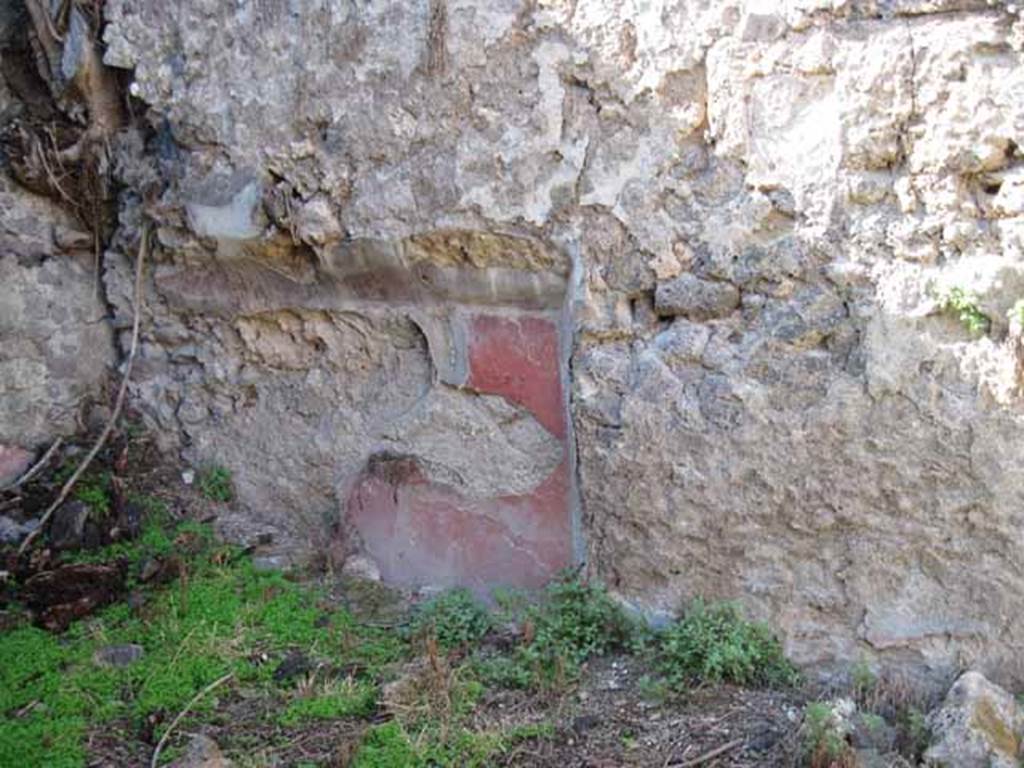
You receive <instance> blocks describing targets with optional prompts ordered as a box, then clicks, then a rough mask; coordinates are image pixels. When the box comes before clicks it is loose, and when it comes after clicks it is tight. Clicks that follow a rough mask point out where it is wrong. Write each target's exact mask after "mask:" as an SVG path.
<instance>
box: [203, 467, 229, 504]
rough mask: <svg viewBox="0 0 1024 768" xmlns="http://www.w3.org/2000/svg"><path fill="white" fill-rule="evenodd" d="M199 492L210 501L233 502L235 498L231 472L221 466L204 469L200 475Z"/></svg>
mask: <svg viewBox="0 0 1024 768" xmlns="http://www.w3.org/2000/svg"><path fill="white" fill-rule="evenodd" d="M199 492H200V493H201V494H203V496H204V497H205V498H207V499H209V500H210V501H221V502H228V501H231V499H233V498H234V496H235V491H234V488H233V486H232V484H231V471H230V470H228V469H227V468H226V467H222V466H219V465H214V466H211V467H206V468H204V469H203V470H202V471H201V472H200V473H199Z"/></svg>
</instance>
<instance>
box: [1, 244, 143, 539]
mask: <svg viewBox="0 0 1024 768" xmlns="http://www.w3.org/2000/svg"><path fill="white" fill-rule="evenodd" d="M148 246H149V227H145V228H143V230H142V237H141V239H140V240H139V253H138V255H137V256H136V258H135V318H134V320H133V321H132V341H131V345H130V347H129V349H128V360H127V361H126V362H125V366H124V377H123V378H122V379H121V387H120V389H118V391H117V399H116V400H115V401H114V412H113V413H112V414H110V420H109V421H108V422H107V425H106V426H105V427H104V428H103V432H101V433H100V436H99V439H98V440H97V441H96V443H95V445H93V447H92V450H90V451H89V453H87V454H86V456H85V458H84V459H83V460H82V463H81V464H79V465H78V469H76V470H75V472H74V474H72V475H71V477H69V478H68V480H67V482H66V483H64V486H63V487H62V488H61V489H60V493H59V494H57V498H56V499H55V500H54V501H53V503H52V504H51V505H50V506H49V507H47V509H46V512H45V513H43V516H42V517H41V518H40V520H39V525H38V526H37V527H36V528H35V529H34V530H32V531H31V532H30V533H29V534H28V536H26V537H25V540H24V541H22V542H21V546H20V547H18V554H19V555H21V554H23V553H24V552H25V550H26V549H28V545H29V544H31V543H32V540H33V539H34V538H35V537H36V535H38V533H39V531H41V530H43V528H44V527H45V526H46V523H47V522H48V521H49V519H50V518H51V517H52V516H53V513H54V512H55V511H56V510H57V508H58V507H59V506H60V505H61V504H63V503H64V500H65V499H67V497H68V494H69V493H71V489H72V488H74V487H75V483H76V482H78V478H80V477H81V476H82V473H84V472H85V470H86V469H88V467H89V464H91V463H92V460H93V459H95V458H96V454H98V453H99V452H100V449H101V448H103V445H104V443H106V442H107V438H109V437H110V433H111V432H113V431H114V426H115V425H116V424H117V420H118V418H119V417H120V415H121V408H122V407H123V406H124V398H125V395H126V394H127V392H128V380H129V379H130V378H131V375H132V363H134V362H135V353H136V351H137V350H138V346H139V325H140V324H141V322H142V272H143V266H144V264H145V261H146V251H147V248H148Z"/></svg>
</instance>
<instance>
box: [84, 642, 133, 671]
mask: <svg viewBox="0 0 1024 768" xmlns="http://www.w3.org/2000/svg"><path fill="white" fill-rule="evenodd" d="M145 653H146V649H145V648H143V647H142V646H141V645H136V644H134V643H127V644H125V645H105V646H103V647H102V648H98V649H96V652H95V653H94V654H93V661H95V663H96V664H99V665H101V666H108V667H127V666H130V665H131V664H134V663H135V662H136V661H138V660H139V659H141V658H142V657H143V656H144V655H145Z"/></svg>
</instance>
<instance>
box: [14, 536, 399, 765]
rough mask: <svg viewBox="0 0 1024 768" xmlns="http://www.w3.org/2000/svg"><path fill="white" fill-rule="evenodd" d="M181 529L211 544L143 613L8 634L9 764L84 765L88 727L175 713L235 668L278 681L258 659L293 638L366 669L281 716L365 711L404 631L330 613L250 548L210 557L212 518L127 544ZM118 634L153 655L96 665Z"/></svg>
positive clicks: (242, 678) (150, 543)
mask: <svg viewBox="0 0 1024 768" xmlns="http://www.w3.org/2000/svg"><path fill="white" fill-rule="evenodd" d="M182 536H186V537H192V538H193V539H198V540H199V545H200V546H201V547H207V548H205V549H201V550H200V552H201V556H196V557H194V558H193V560H192V562H191V563H190V565H189V571H188V572H187V577H186V578H184V579H183V580H181V582H180V583H178V582H176V583H175V584H173V585H171V586H169V587H167V588H164V589H162V590H160V591H154V592H151V593H150V594H149V599H148V600H147V602H146V604H145V605H144V606H143V607H142V609H141V612H140V613H138V614H136V613H133V611H132V610H131V609H129V608H128V606H127V605H125V604H118V605H115V606H112V607H110V608H108V609H106V610H104V611H102V612H100V613H99V614H97V615H96V616H94V617H92V618H91V619H90V620H89V621H88V622H82V623H78V624H75V625H73V626H72V628H71V629H70V630H69V631H68V632H67V633H66V634H65V635H64V636H62V637H57V636H54V635H51V634H49V633H47V632H44V631H42V630H39V629H35V628H33V627H21V628H18V629H15V630H13V631H9V632H6V633H3V634H0V658H2V659H4V663H3V665H2V667H0V712H2V713H4V715H5V718H4V720H3V721H0V765H47V766H58V767H62V766H80V765H83V764H84V749H83V738H84V736H85V732H86V728H87V725H92V726H95V725H101V724H102V723H104V722H109V721H110V720H112V719H115V718H129V719H130V720H132V721H133V722H136V723H140V722H142V721H143V720H144V719H145V718H146V717H147V716H148V715H150V714H155V713H162V714H163V715H164V716H165V722H166V721H168V720H169V718H170V717H173V716H174V714H175V713H177V712H178V711H180V710H181V709H182V708H183V707H184V706H185V704H186V703H187V702H188V701H189V700H190V699H191V698H192V697H193V696H194V695H195V694H196V693H197V692H198V691H200V690H202V689H203V688H204V687H205V686H207V685H209V684H210V683H211V682H213V681H214V680H216V679H217V678H219V677H221V676H222V675H225V674H227V673H229V672H231V673H233V674H234V676H235V679H236V680H237V681H239V682H241V683H244V684H255V685H262V686H266V687H267V688H268V689H269V688H272V686H273V683H272V682H271V675H272V671H273V665H272V664H263V665H260V664H257V663H254V661H253V659H257V658H260V657H261V655H263V654H266V655H268V656H270V657H271V658H273V657H275V655H282V654H283V652H284V651H285V650H286V649H289V648H293V647H296V646H298V647H301V648H302V649H303V652H305V653H307V654H309V655H311V656H315V655H317V654H322V655H324V656H325V657H329V658H331V659H333V660H334V661H335V662H345V663H356V664H358V666H359V669H360V670H361V671H360V679H359V680H358V681H356V687H355V689H354V692H352V691H347V690H346V689H344V688H339V689H338V690H337V691H334V692H331V693H329V694H328V695H325V696H321V697H319V698H312V699H308V700H293V701H292V702H290V703H289V704H288V706H287V707H286V709H285V710H284V713H283V714H282V716H281V717H282V721H283V722H286V723H289V724H291V723H296V722H299V721H301V720H302V719H304V718H318V717H332V716H340V715H344V714H365V713H366V712H367V711H368V710H369V708H371V707H372V699H371V697H372V696H373V695H374V694H373V690H374V688H373V684H374V681H375V676H376V675H377V674H379V672H380V669H381V667H382V665H384V664H387V663H389V662H391V661H394V660H395V659H397V658H400V657H401V655H402V654H404V653H405V645H404V643H402V641H401V640H400V639H399V638H396V637H394V635H393V633H386V632H383V631H381V630H376V629H372V628H364V627H360V626H359V625H358V624H357V623H356V622H355V620H354V619H353V618H352V617H351V616H350V615H349V614H348V613H346V612H345V611H343V610H334V611H332V612H331V613H329V614H327V615H325V614H324V613H323V612H322V611H321V610H319V609H318V608H317V599H316V598H317V595H316V592H315V590H312V589H310V588H307V587H303V586H300V585H297V584H295V583H293V582H290V581H288V580H287V579H285V578H284V577H283V576H282V575H281V574H278V573H265V572H258V571H256V570H254V569H253V568H252V565H251V563H250V562H249V561H248V560H247V559H245V558H237V559H234V560H233V561H231V564H230V565H215V564H213V563H211V562H210V559H209V558H208V557H207V555H208V554H210V552H211V550H210V549H209V542H210V534H209V532H208V529H207V528H205V527H200V526H196V525H195V524H188V525H184V526H179V528H178V529H177V530H176V531H175V532H174V537H173V538H172V537H171V536H170V535H169V534H166V533H164V534H161V532H160V531H159V529H157V528H152V529H150V528H147V532H146V533H144V535H143V537H142V538H141V539H140V541H139V542H136V543H134V544H132V545H128V549H127V550H120V551H122V552H125V551H129V550H130V553H133V554H138V553H140V552H142V551H160V552H166V551H168V547H169V546H173V545H174V541H175V540H178V541H180V540H181V537H182ZM133 547H134V549H131V548H133ZM115 643H137V644H139V645H142V646H143V648H144V649H145V655H144V656H143V658H142V659H141V660H139V661H138V662H136V663H134V664H132V665H131V666H129V667H127V668H123V669H113V668H106V667H97V666H96V665H95V664H94V663H93V660H92V656H93V653H94V651H95V650H96V649H97V648H99V647H101V646H104V645H108V644H115ZM228 689H229V686H223V687H222V688H220V689H218V690H217V691H216V692H214V693H212V694H211V695H209V696H207V697H205V698H204V699H202V700H201V701H200V702H199V703H198V704H197V706H196V711H197V712H198V716H199V717H202V716H203V715H204V713H208V712H211V711H213V710H214V709H215V708H216V703H217V697H218V696H222V695H227V694H229V690H228ZM350 693H351V694H352V695H349V694H350ZM342 694H344V695H342ZM19 712H23V714H22V715H21V716H18V713H19Z"/></svg>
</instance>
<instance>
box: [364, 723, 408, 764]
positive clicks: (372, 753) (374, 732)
mask: <svg viewBox="0 0 1024 768" xmlns="http://www.w3.org/2000/svg"><path fill="white" fill-rule="evenodd" d="M419 764H420V760H419V758H418V756H417V755H416V750H415V749H413V746H412V743H411V742H410V741H409V737H408V736H407V735H406V733H405V731H404V730H403V729H402V726H401V724H400V723H399V722H398V721H397V720H392V721H391V722H390V723H384V724H383V725H378V726H376V727H374V728H370V729H369V730H368V731H367V732H366V735H365V736H364V737H363V743H362V745H361V746H360V748H359V753H358V754H357V755H356V759H355V763H354V768H409V767H410V766H416V765H419Z"/></svg>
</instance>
